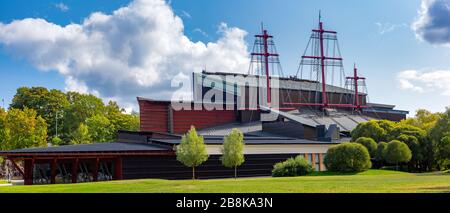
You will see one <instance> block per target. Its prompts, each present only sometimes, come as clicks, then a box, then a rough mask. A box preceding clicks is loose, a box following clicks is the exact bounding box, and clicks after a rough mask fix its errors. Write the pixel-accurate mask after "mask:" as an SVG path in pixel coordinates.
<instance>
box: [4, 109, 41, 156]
mask: <svg viewBox="0 0 450 213" xmlns="http://www.w3.org/2000/svg"><path fill="white" fill-rule="evenodd" d="M1 111H2V112H1V113H0V127H1V129H0V141H1V144H0V146H1V148H2V149H3V150H11V149H23V148H30V147H44V146H47V124H46V123H45V120H44V119H43V118H41V117H40V116H37V115H36V111H35V110H33V109H28V108H25V109H23V110H21V109H10V110H9V111H7V112H5V111H3V110H1Z"/></svg>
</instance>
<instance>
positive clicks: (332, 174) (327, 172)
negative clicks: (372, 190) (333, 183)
mask: <svg viewBox="0 0 450 213" xmlns="http://www.w3.org/2000/svg"><path fill="white" fill-rule="evenodd" d="M358 173H359V172H331V171H323V172H312V173H310V174H308V175H306V176H336V175H356V174H358Z"/></svg>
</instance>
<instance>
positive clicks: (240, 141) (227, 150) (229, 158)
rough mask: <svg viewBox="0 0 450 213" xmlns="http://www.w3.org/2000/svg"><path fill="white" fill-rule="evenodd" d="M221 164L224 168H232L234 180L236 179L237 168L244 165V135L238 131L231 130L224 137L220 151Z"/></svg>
mask: <svg viewBox="0 0 450 213" xmlns="http://www.w3.org/2000/svg"><path fill="white" fill-rule="evenodd" d="M221 151H222V157H221V158H220V159H221V160H222V164H223V165H224V166H225V167H229V168H234V178H237V167H238V166H240V165H241V164H242V163H244V161H245V159H244V135H243V134H242V132H241V131H239V130H238V129H233V130H231V132H230V134H228V135H227V136H225V138H224V142H223V147H222V149H221Z"/></svg>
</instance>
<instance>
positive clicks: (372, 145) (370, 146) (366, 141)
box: [355, 137, 377, 158]
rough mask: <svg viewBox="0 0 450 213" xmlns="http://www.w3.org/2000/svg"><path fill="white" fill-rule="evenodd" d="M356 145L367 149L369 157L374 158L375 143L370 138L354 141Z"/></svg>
mask: <svg viewBox="0 0 450 213" xmlns="http://www.w3.org/2000/svg"><path fill="white" fill-rule="evenodd" d="M355 142H356V143H359V144H361V145H363V146H364V147H366V148H367V151H369V155H370V157H371V158H374V157H375V155H376V153H377V142H375V141H374V140H373V139H372V138H367V137H360V138H358V139H356V141H355Z"/></svg>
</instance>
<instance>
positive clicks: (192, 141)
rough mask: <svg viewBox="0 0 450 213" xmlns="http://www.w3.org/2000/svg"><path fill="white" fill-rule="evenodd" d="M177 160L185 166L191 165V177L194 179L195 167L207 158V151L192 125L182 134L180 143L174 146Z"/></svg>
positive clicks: (201, 138)
mask: <svg viewBox="0 0 450 213" xmlns="http://www.w3.org/2000/svg"><path fill="white" fill-rule="evenodd" d="M176 154H177V160H178V161H180V162H181V163H183V164H184V165H185V166H187V167H192V179H195V167H197V166H199V165H201V164H202V163H203V162H205V161H206V160H208V157H209V156H208V152H207V151H206V146H205V143H204V141H203V136H199V135H198V134H197V131H196V130H195V127H194V126H191V129H190V130H189V131H188V132H187V133H186V134H185V135H183V138H182V139H181V143H180V145H178V146H177V147H176Z"/></svg>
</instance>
